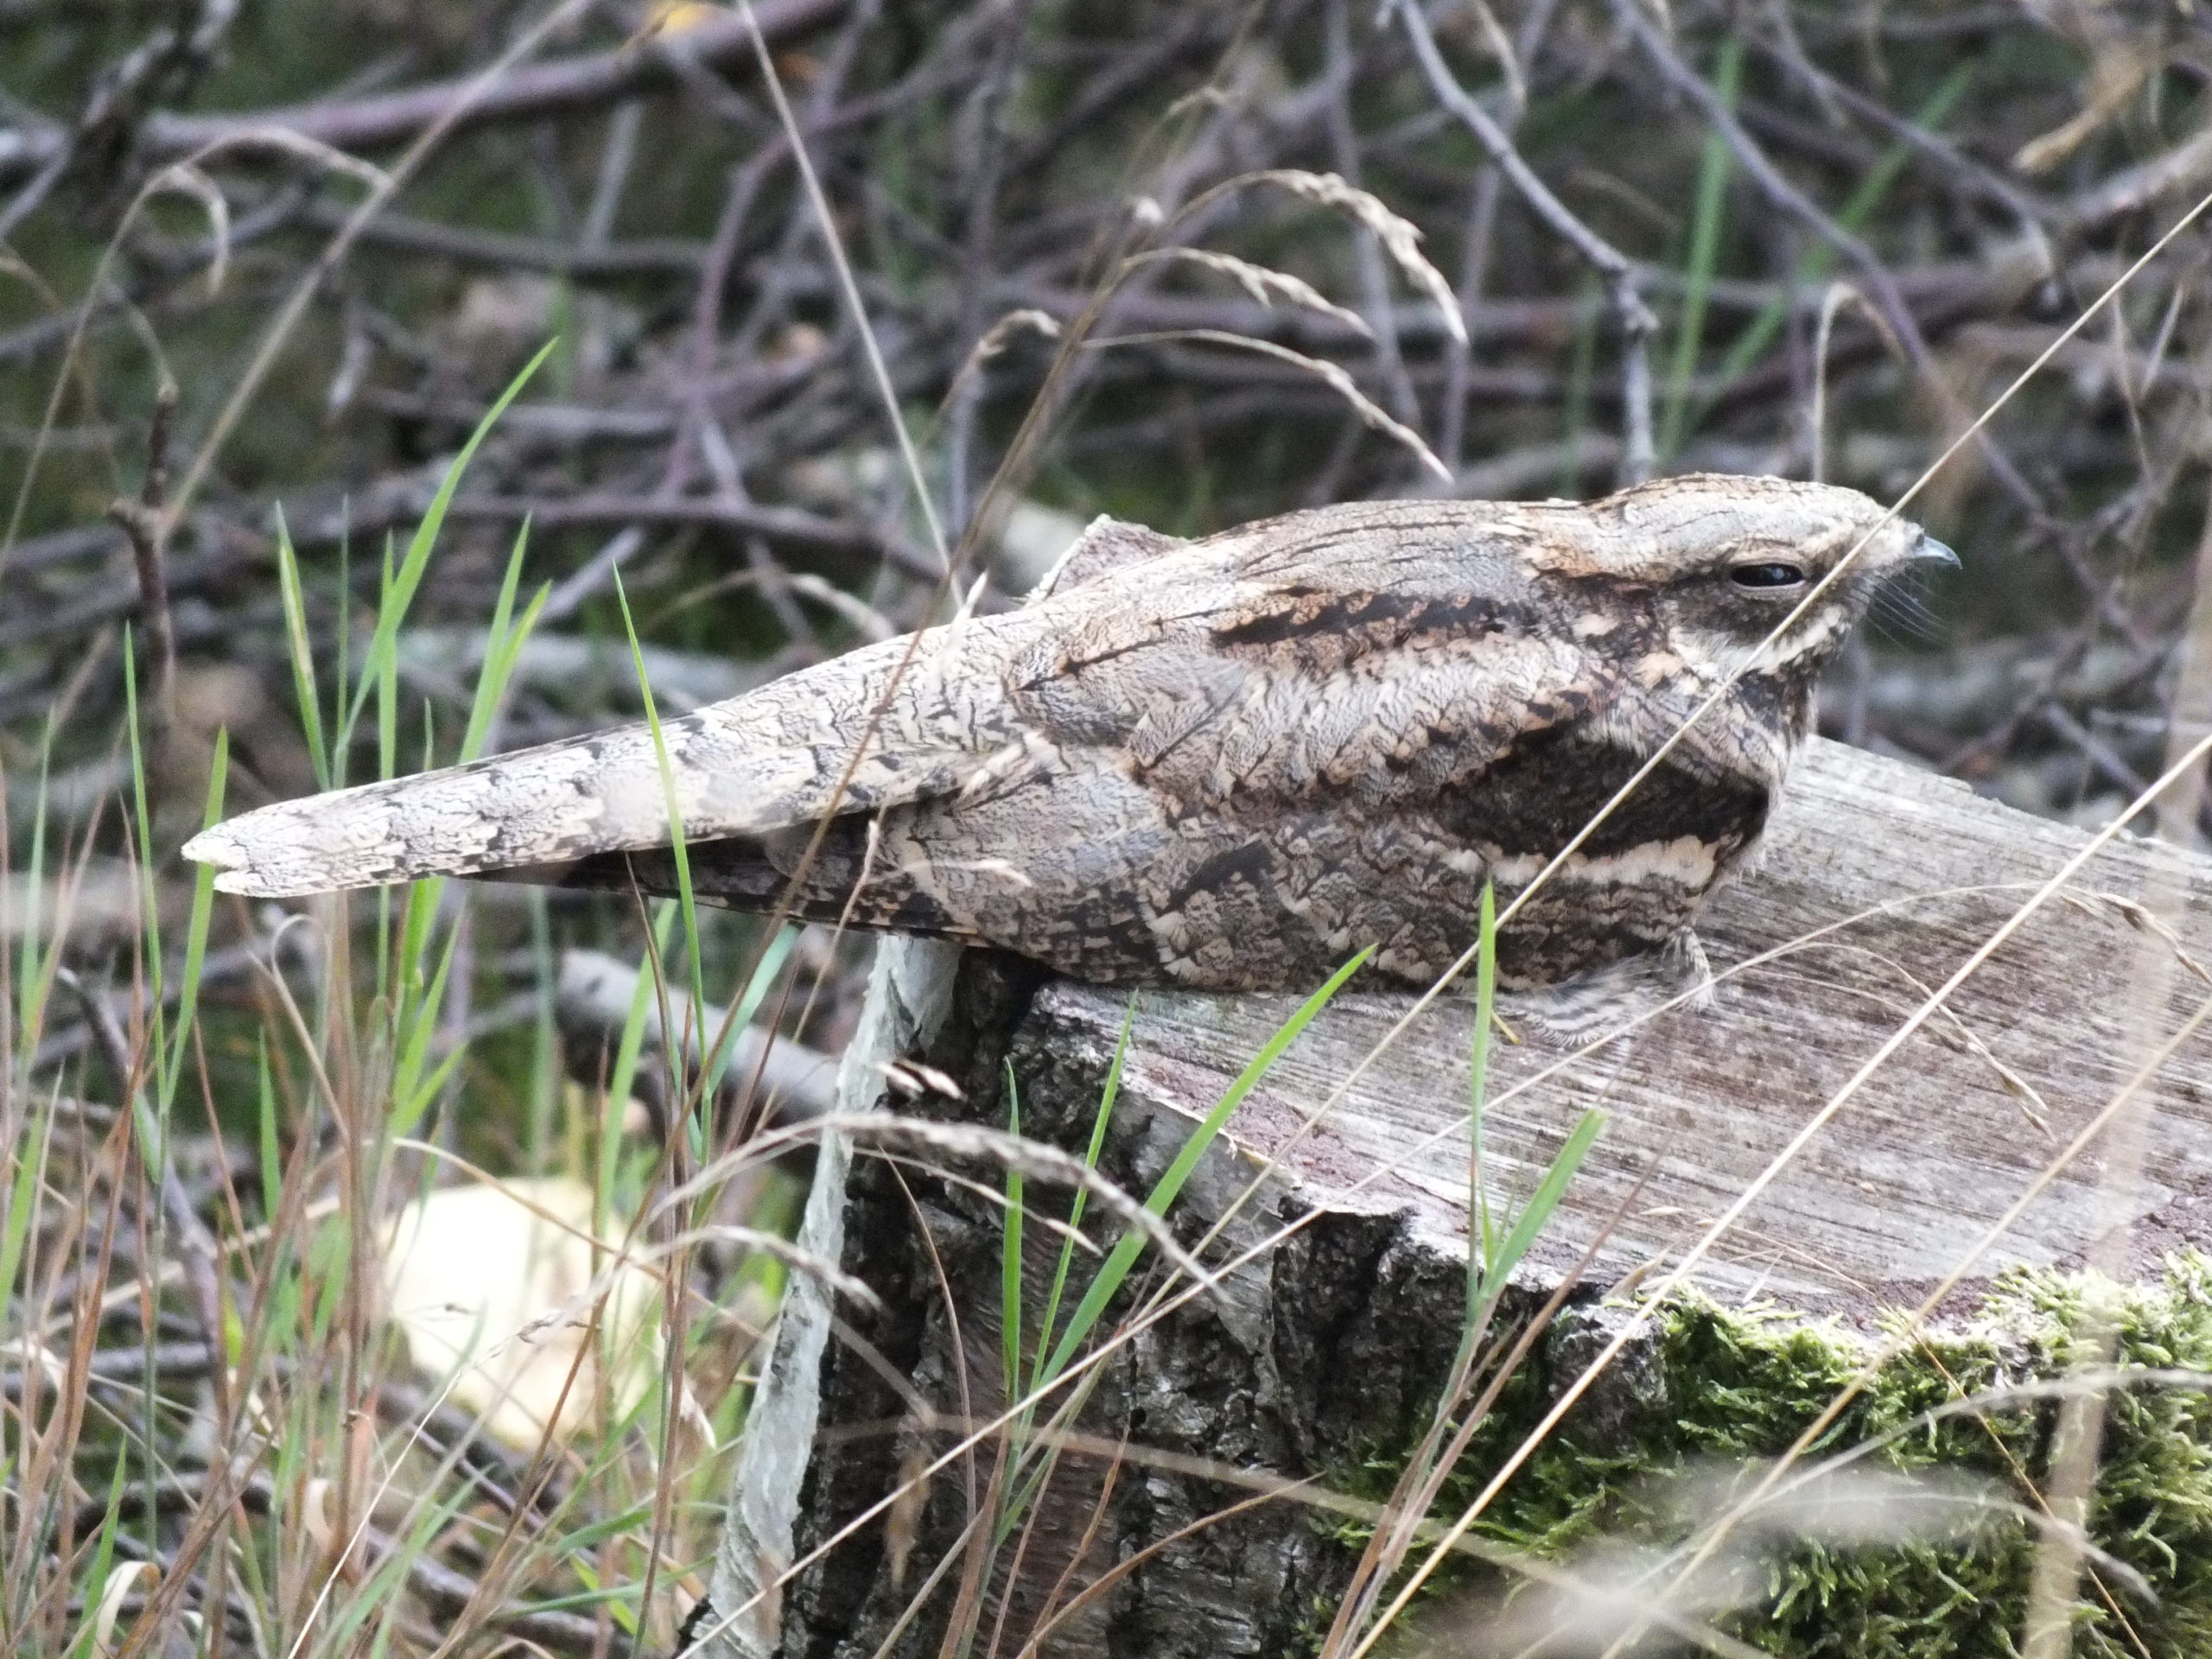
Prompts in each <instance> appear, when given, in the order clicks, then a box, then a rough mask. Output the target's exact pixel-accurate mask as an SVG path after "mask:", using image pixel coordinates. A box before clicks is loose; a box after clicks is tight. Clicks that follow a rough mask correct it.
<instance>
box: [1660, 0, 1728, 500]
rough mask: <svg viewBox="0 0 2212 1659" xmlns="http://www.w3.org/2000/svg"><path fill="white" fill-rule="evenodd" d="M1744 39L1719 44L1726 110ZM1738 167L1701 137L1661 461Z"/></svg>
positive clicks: (1719, 82) (1677, 435)
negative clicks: (1731, 178) (1702, 144)
mask: <svg viewBox="0 0 2212 1659" xmlns="http://www.w3.org/2000/svg"><path fill="white" fill-rule="evenodd" d="M1743 72H1744V37H1743V36H1742V35H1735V34H1732V35H1728V36H1727V37H1726V39H1725V40H1724V41H1721V44H1720V61H1719V64H1718V65H1717V66H1716V67H1715V68H1714V71H1713V91H1714V92H1717V93H1718V94H1719V99H1720V105H1721V107H1722V108H1723V109H1725V110H1729V111H1733V110H1734V109H1735V107H1736V89H1737V86H1738V82H1739V81H1740V80H1741V79H1742V78H1743ZM1735 166H1736V157H1735V152H1734V151H1733V150H1732V149H1729V147H1728V141H1727V140H1726V138H1725V137H1722V136H1721V134H1720V132H1719V130H1718V129H1717V128H1716V129H1715V130H1713V131H1710V132H1708V133H1707V134H1706V136H1705V152H1704V154H1703V155H1702V156H1700V158H1699V161H1698V175H1697V196H1696V207H1695V208H1694V210H1693V213H1692V217H1691V221H1690V252H1689V266H1688V270H1686V271H1685V272H1684V273H1683V274H1684V277H1685V285H1684V289H1683V293H1682V315H1681V322H1680V324H1679V326H1678V327H1677V328H1676V330H1675V358H1674V362H1673V364H1672V365H1670V367H1669V371H1668V375H1667V405H1666V410H1665V412H1664V414H1663V415H1662V417H1661V420H1660V425H1659V454H1660V455H1661V456H1662V458H1663V457H1666V456H1669V455H1671V454H1674V453H1675V451H1676V450H1677V449H1679V448H1681V444H1682V437H1683V429H1684V426H1685V424H1686V421H1687V417H1688V414H1689V397H1690V383H1691V380H1692V379H1693V378H1694V376H1695V375H1696V373H1697V359H1698V350H1699V347H1700V346H1701V345H1702V344H1703V341H1704V336H1705V303H1706V298H1707V295H1708V294H1709V293H1710V291H1711V289H1712V287H1713V266H1714V264H1715V262H1716V260H1717V259H1718V258H1719V251H1720V226H1721V220H1722V219H1723V217H1724V216H1725V215H1726V212H1727V208H1728V178H1729V175H1730V174H1732V172H1734V170H1735Z"/></svg>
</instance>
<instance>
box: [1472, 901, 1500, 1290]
mask: <svg viewBox="0 0 2212 1659" xmlns="http://www.w3.org/2000/svg"><path fill="white" fill-rule="evenodd" d="M1496 1019H1497V891H1496V889H1495V888H1494V887H1492V886H1491V883H1489V882H1487V881H1485V882H1484V883H1483V907H1482V920H1481V931H1480V932H1479V933H1478V935H1477V936H1476V943H1475V1039H1474V1042H1473V1044H1472V1046H1471V1052H1470V1053H1469V1055H1468V1060H1467V1315H1468V1317H1469V1318H1470V1319H1472V1318H1473V1317H1474V1313H1475V1308H1476V1306H1477V1304H1478V1301H1479V1300H1480V1297H1481V1294H1482V1291H1481V1287H1482V1285H1483V1283H1484V1281H1485V1280H1487V1279H1488V1278H1489V1277H1490V1262H1491V1256H1492V1253H1493V1251H1494V1250H1495V1249H1496V1247H1497V1239H1496V1237H1495V1236H1494V1235H1493V1234H1492V1231H1491V1216H1490V1194H1489V1192H1488V1191H1487V1190H1486V1187H1485V1184H1484V1179H1483V1108H1484V1105H1485V1104H1486V1103H1488V1101H1489V1099H1490V1039H1491V1025H1492V1023H1493V1022H1494V1021H1495V1020H1496Z"/></svg>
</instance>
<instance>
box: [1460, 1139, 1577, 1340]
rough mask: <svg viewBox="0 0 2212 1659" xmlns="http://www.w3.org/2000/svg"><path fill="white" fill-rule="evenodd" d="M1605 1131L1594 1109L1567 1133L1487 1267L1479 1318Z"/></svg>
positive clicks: (1565, 1192)
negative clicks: (1557, 1152)
mask: <svg viewBox="0 0 2212 1659" xmlns="http://www.w3.org/2000/svg"><path fill="white" fill-rule="evenodd" d="M1603 1128H1605V1114H1604V1113H1603V1112H1600V1111H1598V1110H1597V1109H1594V1108H1593V1109H1591V1110H1589V1111H1586V1112H1585V1113H1583V1114H1582V1116H1581V1117H1580V1119H1578V1120H1577V1121H1576V1122H1575V1125H1574V1128H1573V1129H1571V1130H1569V1131H1568V1133H1567V1140H1566V1141H1565V1142H1564V1143H1563V1144H1562V1145H1561V1146H1560V1149H1559V1155H1558V1156H1557V1157H1555V1158H1554V1159H1553V1160H1552V1161H1551V1166H1550V1167H1549V1168H1548V1169H1546V1170H1545V1171H1544V1178H1543V1179H1541V1181H1539V1182H1537V1183H1536V1190H1535V1192H1532V1193H1530V1194H1529V1202H1528V1203H1527V1205H1524V1206H1523V1207H1522V1211H1521V1213H1520V1214H1519V1215H1517V1216H1516V1217H1514V1218H1513V1225H1512V1227H1511V1228H1510V1229H1509V1230H1508V1231H1507V1232H1506V1235H1505V1239H1504V1242H1503V1243H1501V1244H1500V1245H1499V1246H1498V1247H1497V1255H1495V1256H1494V1257H1493V1258H1492V1259H1491V1262H1490V1263H1489V1264H1488V1268H1487V1270H1486V1271H1485V1273H1484V1283H1483V1287H1482V1297H1481V1300H1480V1301H1479V1302H1478V1305H1477V1307H1476V1312H1477V1313H1478V1315H1479V1314H1480V1313H1484V1312H1485V1311H1487V1309H1488V1308H1489V1306H1491V1304H1492V1303H1494V1302H1496V1301H1497V1298H1498V1296H1499V1295H1500V1294H1503V1291H1504V1288H1505V1285H1506V1281H1508V1280H1510V1278H1511V1277H1512V1276H1513V1269H1514V1268H1517V1267H1519V1266H1520V1265H1521V1259H1522V1257H1523V1256H1525V1255H1528V1254H1529V1246H1530V1245H1532V1244H1534V1243H1535V1242H1536V1237H1537V1235H1539V1234H1540V1233H1541V1232H1542V1231H1543V1230H1544V1228H1545V1226H1546V1225H1547V1224H1548V1223H1549V1222H1550V1220H1551V1218H1552V1212H1553V1211H1555V1210H1557V1209H1558V1208H1559V1202H1560V1199H1561V1198H1564V1197H1565V1196H1566V1194H1567V1183H1568V1182H1569V1181H1572V1180H1573V1179H1574V1174H1575V1172H1576V1171H1577V1170H1579V1169H1580V1168H1581V1167H1582V1160H1584V1159H1585V1158H1586V1157H1587V1156H1589V1154H1590V1148H1591V1147H1592V1145H1594V1144H1595V1143H1596V1141H1597V1139H1598V1135H1599V1131H1600V1130H1601V1129H1603Z"/></svg>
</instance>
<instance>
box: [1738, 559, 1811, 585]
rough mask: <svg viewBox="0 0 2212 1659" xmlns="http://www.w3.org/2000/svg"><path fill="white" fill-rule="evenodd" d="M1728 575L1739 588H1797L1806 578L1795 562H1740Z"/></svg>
mask: <svg viewBox="0 0 2212 1659" xmlns="http://www.w3.org/2000/svg"><path fill="white" fill-rule="evenodd" d="M1728 575H1729V576H1730V578H1731V579H1732V581H1733V582H1735V584H1736V585H1737V586H1738V588H1795V587H1797V586H1799V585H1800V584H1801V583H1802V582H1804V580H1805V572H1804V570H1803V569H1802V567H1800V566H1797V565H1794V564H1778V563H1777V564H1739V565H1738V566H1737V567H1736V568H1735V569H1733V570H1731V571H1730V572H1729V573H1728Z"/></svg>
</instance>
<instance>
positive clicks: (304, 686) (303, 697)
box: [277, 507, 344, 789]
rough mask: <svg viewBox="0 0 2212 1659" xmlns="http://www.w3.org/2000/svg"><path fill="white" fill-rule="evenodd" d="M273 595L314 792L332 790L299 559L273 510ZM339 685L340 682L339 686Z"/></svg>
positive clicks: (280, 515) (281, 517)
mask: <svg viewBox="0 0 2212 1659" xmlns="http://www.w3.org/2000/svg"><path fill="white" fill-rule="evenodd" d="M277 594H278V596H279V597H280V598H281V599H282V600H283V607H284V643H285V645H286V648H287V654H288V655H289V657H290V658H291V659H292V693H293V696H294V697H295V698H296V700H297V702H298V703H299V705H300V729H301V730H302V731H303V732H305V733H306V734H307V740H308V760H309V761H310V762H312V763H313V765H314V766H315V786H316V787H317V788H318V789H330V788H332V787H334V785H333V783H332V781H331V771H330V746H329V745H328V744H327V743H326V742H324V741H323V736H322V698H321V693H320V692H319V691H318V690H316V688H315V645H314V642H313V641H312V640H311V639H309V638H308V606H307V594H306V593H305V591H304V590H303V589H302V587H301V585H300V560H299V556H298V555H297V554H296V553H295V552H294V551H293V550H292V532H291V529H290V527H289V525H287V524H285V522H284V510H283V508H282V507H279V508H278V509H277ZM343 683H344V682H342V681H341V682H340V684H341V685H342V684H343Z"/></svg>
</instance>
